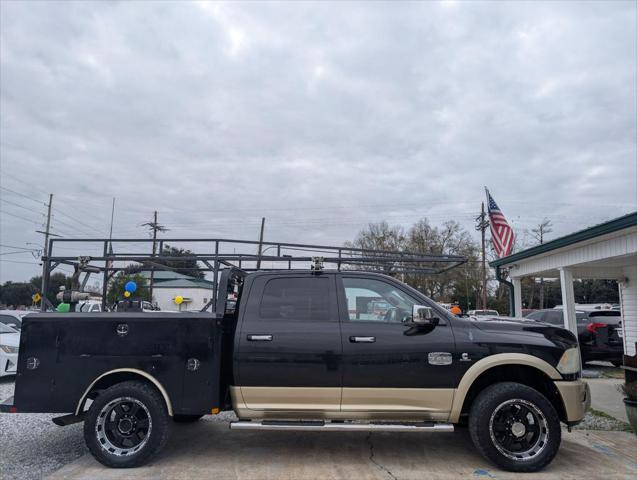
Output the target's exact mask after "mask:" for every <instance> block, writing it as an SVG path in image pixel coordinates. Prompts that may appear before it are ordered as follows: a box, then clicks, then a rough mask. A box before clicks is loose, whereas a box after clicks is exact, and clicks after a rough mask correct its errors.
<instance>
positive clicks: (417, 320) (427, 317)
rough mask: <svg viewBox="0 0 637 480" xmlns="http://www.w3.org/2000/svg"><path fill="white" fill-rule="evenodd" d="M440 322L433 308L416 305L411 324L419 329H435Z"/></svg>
mask: <svg viewBox="0 0 637 480" xmlns="http://www.w3.org/2000/svg"><path fill="white" fill-rule="evenodd" d="M438 322H440V318H438V316H437V315H436V312H435V311H434V309H433V308H431V307H427V306H426V305H414V308H413V311H412V316H411V323H412V324H413V325H415V326H419V327H435V326H436V325H438Z"/></svg>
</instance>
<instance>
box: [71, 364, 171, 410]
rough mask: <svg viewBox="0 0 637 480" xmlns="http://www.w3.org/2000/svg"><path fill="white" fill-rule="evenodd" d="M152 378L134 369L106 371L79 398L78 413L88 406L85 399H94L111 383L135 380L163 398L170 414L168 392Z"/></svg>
mask: <svg viewBox="0 0 637 480" xmlns="http://www.w3.org/2000/svg"><path fill="white" fill-rule="evenodd" d="M153 380H154V379H153ZM153 380H151V379H150V378H149V377H146V376H144V375H142V374H141V373H138V372H136V371H115V372H112V373H107V374H105V375H104V376H102V377H98V379H97V381H94V383H93V384H91V385H90V386H89V388H88V390H87V392H86V393H85V395H84V397H83V398H82V399H81V400H80V403H79V405H78V409H77V410H78V412H79V413H81V412H83V411H85V410H86V409H87V407H88V405H87V400H91V401H92V400H95V399H96V398H97V396H98V395H99V394H100V393H101V392H102V391H104V390H106V389H107V388H109V387H112V386H113V385H116V384H118V383H122V382H128V381H136V382H141V383H144V384H146V385H149V386H150V387H151V388H153V389H154V390H155V391H156V392H157V393H158V394H159V395H160V396H161V397H162V398H163V399H164V402H165V403H166V409H167V410H168V414H169V415H171V416H172V404H171V402H170V398H169V397H168V394H167V393H166V391H165V390H163V391H162V389H160V388H159V387H158V386H157V384H156V383H155V382H156V380H154V381H153Z"/></svg>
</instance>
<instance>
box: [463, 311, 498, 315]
mask: <svg viewBox="0 0 637 480" xmlns="http://www.w3.org/2000/svg"><path fill="white" fill-rule="evenodd" d="M467 315H469V316H470V317H497V316H499V315H500V314H499V313H498V311H497V310H469V311H468V312H467Z"/></svg>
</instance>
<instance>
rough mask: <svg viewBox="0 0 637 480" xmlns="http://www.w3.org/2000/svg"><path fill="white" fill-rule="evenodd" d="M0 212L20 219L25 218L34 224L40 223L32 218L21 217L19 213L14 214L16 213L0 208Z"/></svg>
mask: <svg viewBox="0 0 637 480" xmlns="http://www.w3.org/2000/svg"><path fill="white" fill-rule="evenodd" d="M0 213H3V214H5V215H10V216H12V217H15V218H20V219H22V220H26V221H27V222H31V223H33V224H34V225H41V222H36V221H34V220H33V219H31V218H26V217H22V216H20V215H16V214H14V213H11V212H7V211H6V210H0Z"/></svg>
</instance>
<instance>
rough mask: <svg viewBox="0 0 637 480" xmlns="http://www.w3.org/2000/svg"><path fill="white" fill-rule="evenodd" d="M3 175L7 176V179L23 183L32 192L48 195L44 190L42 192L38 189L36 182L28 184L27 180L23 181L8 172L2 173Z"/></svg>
mask: <svg viewBox="0 0 637 480" xmlns="http://www.w3.org/2000/svg"><path fill="white" fill-rule="evenodd" d="M2 175H3V176H5V177H9V178H13V179H14V180H17V181H18V182H20V183H23V184H24V185H26V186H27V187H29V188H30V189H32V190H37V191H38V192H42V193H43V194H45V195H48V193H47V192H45V191H44V190H41V189H39V188H38V187H36V186H35V185H33V183H34V182H27V181H26V180H22V179H21V178H18V177H16V176H15V175H13V174H11V173H7V172H2Z"/></svg>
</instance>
